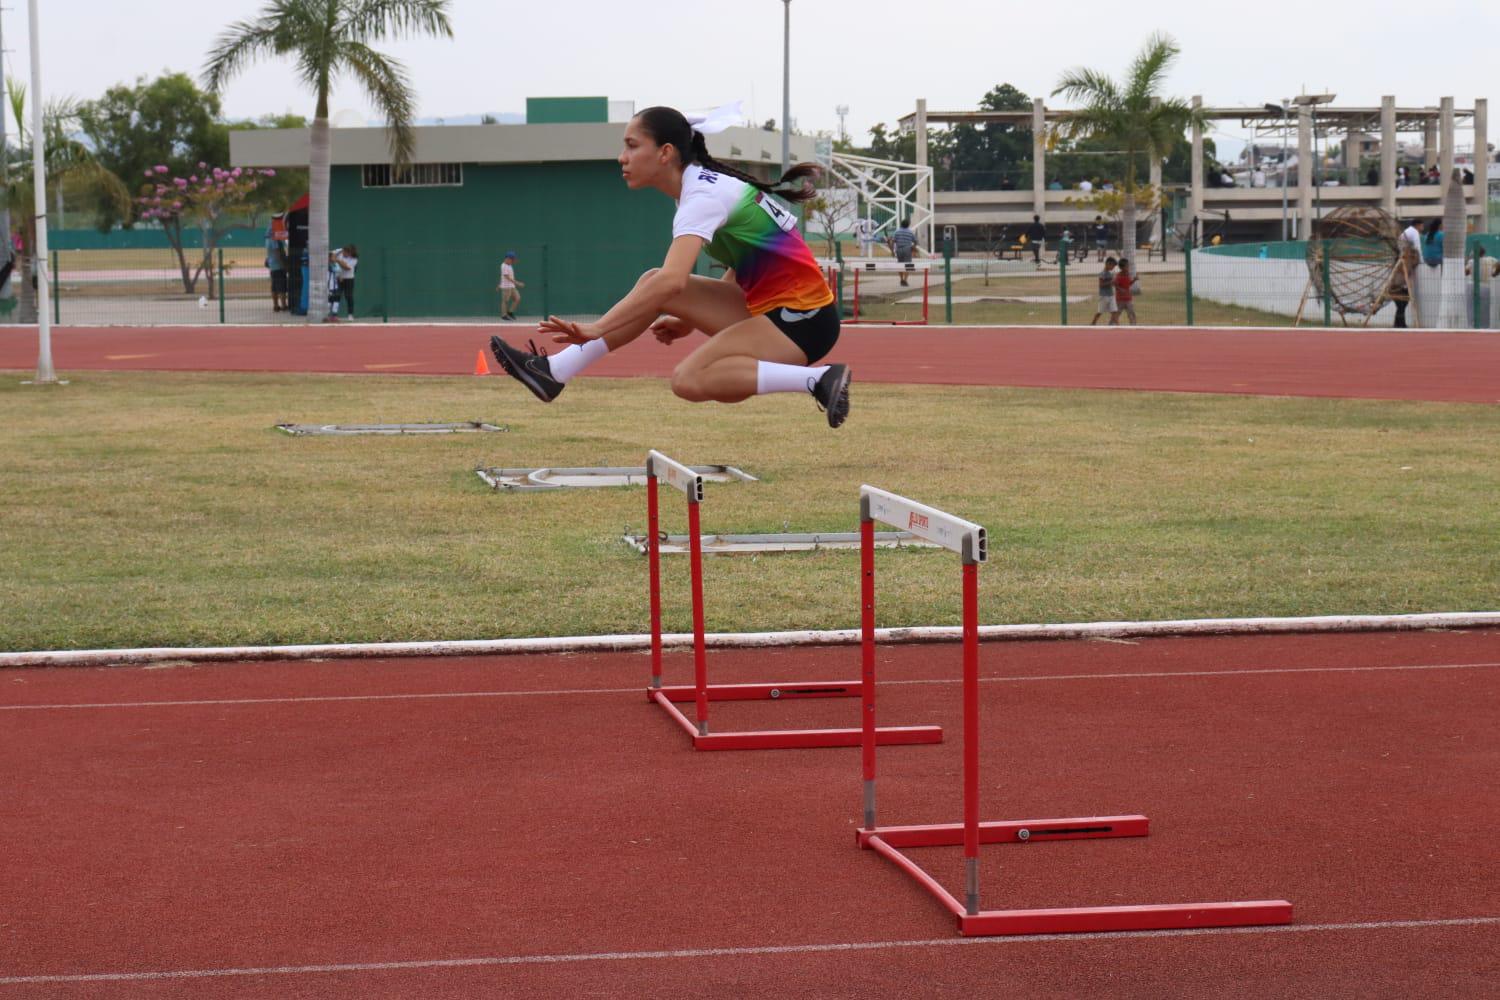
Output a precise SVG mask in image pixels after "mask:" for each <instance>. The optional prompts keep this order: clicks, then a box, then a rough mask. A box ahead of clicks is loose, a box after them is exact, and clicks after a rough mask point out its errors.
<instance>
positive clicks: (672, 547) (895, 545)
mask: <svg viewBox="0 0 1500 1000" xmlns="http://www.w3.org/2000/svg"><path fill="white" fill-rule="evenodd" d="M624 541H625V544H626V545H629V546H630V547H631V548H633V549H635V550H636V551H637V552H639V553H641V554H642V555H645V554H646V548H647V546H646V541H647V537H646V536H645V535H631V534H626V535H625V536H624ZM875 547H876V548H877V549H905V548H921V549H933V548H939V547H940V546H937V545H934V544H933V543H932V542H928V541H924V540H922V539H920V538H918V537H917V536H916V535H913V534H912V533H911V532H909V531H877V532H875ZM857 548H859V532H857V531H820V532H816V533H810V534H798V533H795V532H782V533H780V534H769V535H704V536H703V554H704V555H706V556H729V555H753V554H756V553H762V552H815V551H817V550H819V549H857ZM687 550H688V536H687V535H665V534H664V535H662V536H661V543H660V551H661V552H662V553H663V554H664V555H680V554H682V553H684V552H686V551H687Z"/></svg>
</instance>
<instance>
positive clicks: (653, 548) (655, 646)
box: [646, 464, 661, 688]
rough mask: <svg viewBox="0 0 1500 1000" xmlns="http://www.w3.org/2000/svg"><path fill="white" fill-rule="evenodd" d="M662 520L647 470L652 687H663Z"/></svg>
mask: <svg viewBox="0 0 1500 1000" xmlns="http://www.w3.org/2000/svg"><path fill="white" fill-rule="evenodd" d="M660 523H661V519H660V517H659V515H658V513H657V495H656V476H654V475H652V474H651V468H650V466H649V464H648V466H647V468H646V535H647V537H648V538H649V539H650V541H649V542H647V543H646V553H647V554H646V561H647V562H648V563H649V564H650V567H651V569H650V571H649V575H650V582H649V583H648V584H647V586H648V587H649V588H650V590H651V687H652V688H660V687H661V533H660V532H661V529H660Z"/></svg>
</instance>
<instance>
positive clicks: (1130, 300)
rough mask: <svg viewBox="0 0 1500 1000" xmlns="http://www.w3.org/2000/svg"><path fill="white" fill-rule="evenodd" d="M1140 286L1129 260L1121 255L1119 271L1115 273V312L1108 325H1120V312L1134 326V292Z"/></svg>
mask: <svg viewBox="0 0 1500 1000" xmlns="http://www.w3.org/2000/svg"><path fill="white" fill-rule="evenodd" d="M1140 287H1141V283H1140V280H1139V279H1138V278H1137V277H1136V276H1135V272H1134V271H1133V270H1131V267H1130V261H1129V260H1127V259H1125V258H1124V257H1121V258H1120V273H1119V274H1117V275H1115V314H1114V317H1113V318H1112V319H1111V320H1110V321H1109V325H1110V326H1119V325H1120V313H1122V312H1123V313H1124V314H1125V315H1127V316H1129V317H1130V325H1131V326H1135V293H1136V292H1137V291H1138V290H1139V289H1140Z"/></svg>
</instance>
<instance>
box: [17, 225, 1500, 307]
mask: <svg viewBox="0 0 1500 1000" xmlns="http://www.w3.org/2000/svg"><path fill="white" fill-rule="evenodd" d="M1468 247H1469V249H1468V256H1467V258H1466V259H1465V261H1463V262H1461V263H1460V262H1456V261H1446V262H1442V263H1441V264H1439V265H1437V266H1428V265H1426V264H1419V265H1415V266H1414V267H1413V268H1412V273H1411V274H1410V275H1409V276H1408V277H1409V283H1410V286H1411V287H1412V289H1413V297H1414V298H1415V300H1416V305H1415V307H1413V308H1411V309H1410V310H1409V311H1408V312H1407V315H1406V317H1405V319H1406V323H1407V324H1408V325H1410V326H1414V327H1444V328H1451V327H1463V328H1500V321H1497V317H1496V316H1495V312H1496V306H1497V304H1500V278H1497V277H1496V276H1494V275H1493V273H1492V272H1493V268H1494V266H1495V262H1496V261H1500V236H1495V235H1481V236H1471V237H1470V238H1469V241H1468ZM1480 248H1483V251H1484V254H1483V256H1480V257H1476V254H1477V252H1478V250H1479V249H1480ZM505 250H514V251H515V253H516V254H517V257H516V264H515V270H516V276H517V278H518V279H519V281H520V282H521V283H522V286H523V287H522V288H521V289H520V292H521V304H520V306H519V308H517V309H516V312H517V314H518V316H520V317H521V318H522V319H523V320H526V319H537V318H540V317H542V316H545V315H549V314H558V315H565V316H570V317H576V318H587V317H594V316H598V315H600V314H602V313H603V312H604V311H605V310H607V309H608V308H609V306H610V305H612V304H613V303H614V302H616V301H618V300H619V298H620V297H621V296H623V295H624V294H625V293H626V292H628V291H629V289H630V287H631V285H632V284H633V283H634V280H635V278H636V277H637V276H638V275H639V274H640V273H641V272H643V271H644V270H646V269H647V268H649V267H652V266H654V265H655V264H657V263H658V262H659V261H660V253H661V250H662V248H661V247H655V246H647V245H644V244H636V245H630V246H589V247H569V248H567V249H566V250H564V249H561V248H558V247H554V246H548V245H531V246H528V245H519V246H506V247H505V248H504V249H502V248H501V247H500V246H498V245H497V246H491V247H478V248H436V249H434V248H414V247H399V246H397V247H373V248H371V247H362V248H361V251H362V253H361V261H360V266H359V269H358V273H357V277H356V285H355V307H356V308H355V316H356V318H358V319H361V320H365V321H377V322H379V321H397V320H412V319H434V320H442V319H449V320H484V319H493V318H496V317H498V316H499V313H500V290H499V287H498V286H499V272H500V263H501V260H502V258H503V254H504V252H505ZM185 256H186V266H184V261H183V260H182V259H180V258H179V257H178V256H177V254H176V253H175V252H173V251H172V250H170V249H155V250H153V249H120V250H110V249H92V250H59V251H55V252H54V253H53V261H52V263H53V266H52V269H51V278H52V292H53V295H52V303H51V304H52V311H53V316H52V319H53V322H55V323H58V324H63V325H95V324H125V325H188V326H203V325H213V324H221V323H224V324H228V323H246V324H253V323H301V322H304V321H305V319H304V317H303V316H301V315H297V314H296V313H294V312H280V311H274V310H273V308H272V299H271V282H270V274H269V272H268V271H267V270H266V268H265V261H264V252H263V251H262V250H261V249H260V248H258V247H227V248H222V249H219V250H216V251H215V252H214V253H213V254H212V255H211V256H210V258H209V260H208V261H207V262H206V266H205V261H204V260H203V257H202V253H201V251H189V252H188V253H187V254H186V255H185ZM1108 257H1115V258H1117V259H1118V258H1120V257H1125V258H1127V259H1130V260H1131V264H1132V269H1133V272H1134V277H1135V280H1134V281H1133V282H1132V283H1131V285H1132V287H1131V290H1130V291H1131V295H1130V301H1129V304H1128V305H1127V304H1126V302H1125V296H1124V294H1122V292H1123V290H1122V289H1120V288H1118V287H1117V277H1118V274H1119V271H1118V269H1115V270H1113V271H1111V272H1109V273H1108V274H1107V275H1106V273H1105V263H1104V262H1105V260H1106V258H1108ZM1309 259H1310V255H1309V246H1308V244H1306V243H1304V242H1286V243H1262V244H1243V245H1237V246H1216V247H1205V248H1201V249H1197V250H1194V251H1193V252H1192V253H1190V254H1184V253H1183V252H1181V251H1180V250H1178V249H1176V248H1172V249H1169V250H1167V251H1166V252H1165V253H1163V252H1162V251H1161V249H1160V248H1158V247H1144V246H1143V247H1140V248H1138V249H1137V250H1136V251H1135V252H1134V254H1133V255H1132V254H1130V253H1129V252H1125V253H1122V252H1121V251H1120V250H1119V249H1118V248H1111V247H1109V246H1094V245H1092V244H1089V243H1086V242H1084V241H1077V242H1074V241H1066V242H1052V241H1049V242H1047V243H1044V244H1042V245H1041V246H1040V247H1038V248H1032V247H1030V246H1027V247H1024V248H1019V249H1018V248H1015V247H1011V248H1008V249H1006V250H1003V251H1000V252H998V253H996V252H991V253H989V254H974V253H971V254H968V255H964V256H957V255H955V256H951V257H946V258H945V257H941V256H939V257H932V258H927V259H926V260H924V261H923V262H922V265H923V266H924V267H926V268H928V269H929V270H928V272H927V273H926V274H925V275H906V276H905V277H907V279H908V280H907V283H906V284H902V282H901V278H902V276H903V275H902V274H901V273H900V272H899V271H898V270H894V269H892V268H891V267H890V265H891V261H890V260H889V259H888V258H887V257H882V258H878V259H877V260H876V261H874V262H873V263H876V264H877V265H878V266H877V267H875V268H873V269H867V270H863V271H860V275H859V284H858V302H857V309H858V319H859V320H860V321H863V322H875V323H879V322H903V323H910V322H929V323H932V324H942V323H955V324H971V325H986V326H1026V325H1069V326H1077V325H1085V324H1090V323H1093V324H1096V325H1098V324H1105V325H1107V324H1114V323H1119V324H1126V325H1128V324H1130V323H1131V322H1132V321H1134V322H1136V323H1138V324H1142V325H1150V326H1209V325H1211V326H1245V327H1249V326H1289V325H1292V324H1293V323H1294V322H1300V323H1301V324H1302V325H1312V326H1344V325H1347V326H1351V327H1364V326H1370V327H1389V326H1391V325H1393V324H1394V323H1395V322H1396V312H1397V310H1396V307H1395V304H1394V302H1393V301H1391V300H1392V299H1394V298H1399V295H1393V294H1391V293H1392V292H1393V291H1394V289H1392V288H1390V287H1387V286H1388V281H1387V279H1388V278H1389V277H1390V273H1389V269H1388V268H1387V269H1386V270H1385V271H1384V272H1381V271H1380V269H1379V267H1378V266H1376V265H1368V266H1365V265H1358V264H1350V263H1349V262H1348V261H1347V260H1345V259H1344V258H1343V257H1342V256H1341V255H1340V254H1339V253H1337V252H1331V253H1329V254H1326V255H1324V256H1323V257H1321V258H1320V257H1319V255H1317V254H1313V255H1311V259H1312V260H1313V261H1314V263H1313V264H1312V265H1310V264H1309ZM1319 260H1323V261H1325V262H1326V263H1324V264H1319V263H1317V262H1318V261H1319ZM870 263H872V262H870V261H859V260H854V259H846V260H845V261H844V262H843V264H842V266H841V267H839V266H836V267H833V268H832V269H831V270H830V271H829V272H828V274H829V277H830V281H831V284H832V285H833V287H834V288H835V290H836V292H837V294H839V296H840V298H841V302H842V305H843V308H844V313H845V316H846V317H848V318H850V319H852V318H854V315H855V308H856V302H855V301H854V290H855V285H854V280H853V272H854V271H855V270H858V269H860V268H862V267H866V266H867V265H868V264H870ZM1476 263H1477V265H1478V266H1477V267H1476V266H1475V265H1476ZM1362 267H1363V268H1364V270H1365V271H1367V272H1368V273H1356V272H1358V271H1359V270H1360V269H1361V268H1362ZM699 273H702V274H710V275H716V274H718V273H721V272H720V271H718V270H716V269H715V268H714V267H712V266H710V265H709V263H708V262H707V261H706V259H705V260H703V261H700V265H699ZM298 277H300V275H299V276H298ZM1105 282H1107V283H1105ZM291 284H292V298H293V300H294V302H300V299H301V296H300V294H299V293H300V292H301V288H302V283H301V281H300V280H297V279H296V278H294V280H293V281H292V283H291ZM307 287H308V291H309V294H311V295H322V296H326V295H327V294H328V292H327V272H326V271H323V270H322V269H319V270H318V272H317V273H315V274H313V273H309V275H308V277H307ZM1360 288H1363V289H1364V291H1363V292H1361V291H1359V289H1360ZM1325 289H1332V291H1333V294H1325ZM1351 289H1352V290H1351ZM1104 290H1110V291H1111V292H1112V294H1111V295H1106V296H1101V294H1100V293H1101V291H1104ZM1111 298H1112V299H1113V303H1112V307H1111V302H1110V299H1111ZM1372 304H1378V306H1379V307H1378V308H1376V309H1374V310H1373V312H1372V311H1371V310H1370V308H1369V307H1370V305H1372ZM1132 314H1133V315H1132ZM1299 314H1300V320H1299ZM14 315H15V314H14V313H12V314H11V316H12V317H14Z"/></svg>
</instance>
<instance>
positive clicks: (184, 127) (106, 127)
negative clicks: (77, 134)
mask: <svg viewBox="0 0 1500 1000" xmlns="http://www.w3.org/2000/svg"><path fill="white" fill-rule="evenodd" d="M78 123H79V125H80V127H81V128H82V130H83V133H84V135H86V136H87V137H88V139H89V142H90V143H91V144H92V145H93V148H94V158H95V159H96V160H97V161H98V162H99V163H100V164H101V165H103V166H104V167H105V168H107V169H108V170H110V171H111V172H112V173H113V174H114V175H115V176H116V177H119V178H120V179H121V180H123V181H125V182H126V183H127V184H129V185H131V186H132V187H138V186H139V185H140V182H139V180H137V178H140V177H141V176H142V175H143V174H144V172H145V171H147V170H150V169H151V168H153V167H154V166H156V164H158V163H162V164H166V166H167V169H168V170H170V171H172V172H173V173H174V174H183V175H186V174H188V173H191V172H192V169H193V167H194V165H195V164H197V163H198V162H200V161H202V162H206V163H228V162H229V129H228V127H227V126H226V125H225V124H224V123H223V122H221V121H220V120H219V99H218V97H216V96H215V95H213V94H209V93H205V92H204V91H202V90H200V89H198V85H197V84H195V83H194V82H193V79H192V77H190V76H188V75H187V74H186V73H167V74H163V75H162V76H159V77H157V78H156V79H155V80H151V81H149V82H148V81H147V80H146V78H145V77H139V78H137V79H136V81H135V83H134V84H124V83H121V84H116V85H115V86H113V87H110V88H109V89H108V90H106V91H105V92H104V96H103V97H101V98H99V99H98V100H94V101H87V102H85V103H83V104H80V105H79V106H78ZM95 212H96V216H97V221H98V223H99V227H100V228H101V229H104V230H108V229H110V228H112V227H113V226H116V225H121V224H128V223H129V220H130V214H129V212H128V211H127V212H126V213H125V214H124V215H121V214H119V213H118V212H116V211H114V210H113V208H112V206H111V204H110V203H109V202H108V201H105V202H101V203H98V204H96V206H95Z"/></svg>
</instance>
